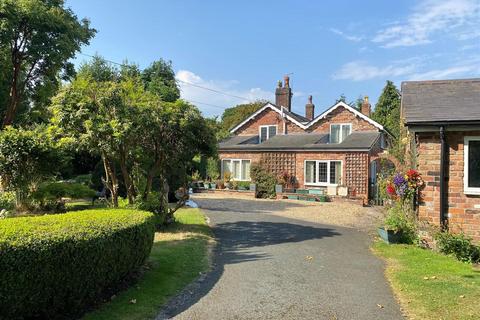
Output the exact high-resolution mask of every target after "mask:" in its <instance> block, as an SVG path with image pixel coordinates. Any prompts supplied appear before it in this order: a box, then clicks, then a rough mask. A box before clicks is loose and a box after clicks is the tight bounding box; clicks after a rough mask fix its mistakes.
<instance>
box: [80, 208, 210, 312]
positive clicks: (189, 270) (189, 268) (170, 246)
mask: <svg viewBox="0 0 480 320" xmlns="http://www.w3.org/2000/svg"><path fill="white" fill-rule="evenodd" d="M175 217H176V219H177V221H178V223H175V224H174V225H172V226H170V227H168V228H167V229H166V230H165V231H163V232H158V233H156V235H155V243H154V245H153V249H152V253H151V255H150V257H149V259H148V266H149V269H148V270H147V271H146V272H145V274H144V275H143V276H142V278H141V280H140V281H139V282H138V283H137V284H136V285H134V286H132V287H131V288H129V289H127V290H126V291H123V292H121V293H120V294H118V295H117V296H116V297H115V298H114V299H113V300H112V301H111V302H109V303H106V304H104V305H101V306H100V307H99V308H98V309H97V310H94V311H92V312H90V313H88V314H87V315H85V317H84V319H87V320H107V319H108V320H110V319H129V320H131V319H142V320H143V319H153V318H155V316H156V315H157V313H158V312H159V310H160V308H161V307H162V305H163V304H165V303H166V302H167V301H168V299H169V298H170V297H172V296H173V295H175V294H176V293H178V292H179V291H180V290H181V289H182V288H184V287H185V286H186V285H187V284H189V283H191V282H192V281H193V280H194V279H195V278H197V277H198V275H199V273H200V272H204V271H206V270H207V269H208V264H209V263H208V244H209V242H211V241H213V240H212V235H211V231H210V228H209V227H208V226H207V224H206V221H205V217H204V216H203V214H202V213H201V211H200V210H199V209H180V210H178V211H177V212H176V214H175ZM132 301H135V303H132Z"/></svg>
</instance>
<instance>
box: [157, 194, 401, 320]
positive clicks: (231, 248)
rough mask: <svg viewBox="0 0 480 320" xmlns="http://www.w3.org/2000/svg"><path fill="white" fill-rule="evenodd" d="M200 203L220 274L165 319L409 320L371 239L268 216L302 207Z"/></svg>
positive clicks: (173, 306)
mask: <svg viewBox="0 0 480 320" xmlns="http://www.w3.org/2000/svg"><path fill="white" fill-rule="evenodd" d="M195 201H197V203H198V204H199V206H200V207H201V208H202V209H203V210H204V211H205V213H206V215H207V217H208V218H209V219H210V222H211V225H212V227H213V230H214V233H215V236H216V238H217V241H218V243H217V246H216V248H215V250H214V257H213V261H214V267H213V270H212V271H211V272H209V273H208V274H207V275H206V276H205V277H203V278H202V279H201V280H200V281H197V282H196V283H195V284H193V285H192V286H190V287H189V288H188V289H187V290H186V291H185V292H184V293H183V294H180V295H179V296H177V297H176V298H174V299H173V300H172V301H171V302H170V303H169V305H168V306H167V307H166V309H165V310H164V311H163V312H162V314H161V315H159V317H158V319H165V318H172V317H173V318H175V319H369V320H371V319H403V316H402V313H401V311H400V307H399V305H398V304H397V302H396V301H395V299H394V297H393V294H392V292H391V289H390V287H389V285H388V283H387V281H386V280H385V278H384V276H383V272H384V266H383V263H382V261H380V260H379V259H377V258H376V257H375V256H373V255H372V253H371V252H370V250H369V241H370V240H369V237H368V235H366V233H364V232H360V231H357V230H355V229H352V228H344V227H339V226H332V225H323V224H318V223H312V222H306V221H301V220H295V219H291V218H286V217H283V216H279V215H273V214H269V213H268V211H271V210H273V211H275V210H284V209H285V206H299V207H300V208H301V206H302V204H301V202H299V201H296V202H291V203H290V202H289V203H285V202H279V201H271V202H268V210H265V202H262V201H257V200H254V199H228V201H229V203H228V208H229V209H228V210H226V208H225V205H224V203H221V201H226V200H225V199H224V200H219V199H205V198H198V199H195ZM339 214H341V212H339Z"/></svg>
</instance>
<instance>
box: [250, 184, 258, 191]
mask: <svg viewBox="0 0 480 320" xmlns="http://www.w3.org/2000/svg"><path fill="white" fill-rule="evenodd" d="M250 190H251V191H253V192H255V191H257V185H256V184H255V183H250Z"/></svg>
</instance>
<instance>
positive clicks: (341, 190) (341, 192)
mask: <svg viewBox="0 0 480 320" xmlns="http://www.w3.org/2000/svg"><path fill="white" fill-rule="evenodd" d="M337 192H338V195H339V196H342V197H346V196H348V187H338V189H337Z"/></svg>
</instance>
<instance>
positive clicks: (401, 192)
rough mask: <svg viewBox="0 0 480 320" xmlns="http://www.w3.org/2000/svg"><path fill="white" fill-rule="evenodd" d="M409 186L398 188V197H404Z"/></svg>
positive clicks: (404, 185)
mask: <svg viewBox="0 0 480 320" xmlns="http://www.w3.org/2000/svg"><path fill="white" fill-rule="evenodd" d="M407 188H408V185H407V184H406V183H404V184H402V185H401V186H400V187H398V188H397V195H398V196H400V197H403V196H404V195H405V192H406V191H407Z"/></svg>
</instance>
